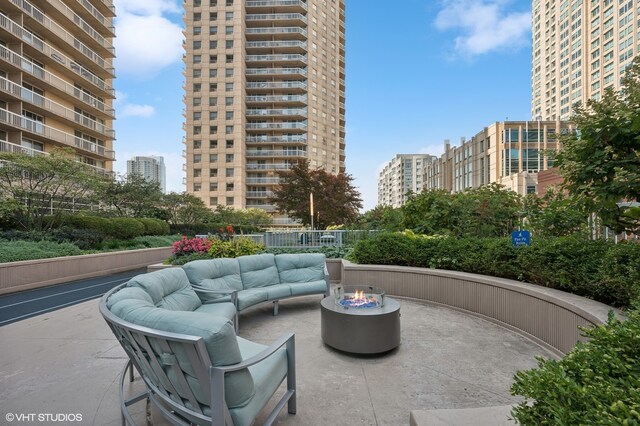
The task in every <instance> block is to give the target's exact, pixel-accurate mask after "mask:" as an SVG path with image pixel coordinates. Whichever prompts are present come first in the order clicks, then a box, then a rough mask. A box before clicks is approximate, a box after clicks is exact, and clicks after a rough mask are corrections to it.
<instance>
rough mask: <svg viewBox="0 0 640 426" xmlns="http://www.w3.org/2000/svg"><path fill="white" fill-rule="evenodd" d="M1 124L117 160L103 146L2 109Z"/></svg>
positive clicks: (0, 112) (112, 153) (0, 111)
mask: <svg viewBox="0 0 640 426" xmlns="http://www.w3.org/2000/svg"><path fill="white" fill-rule="evenodd" d="M0 122H2V123H5V124H8V125H10V126H13V127H17V128H19V129H22V130H24V131H26V132H29V133H33V134H36V135H40V136H42V137H44V138H47V139H51V140H53V141H56V142H60V143H62V144H65V145H67V146H70V147H74V148H79V149H82V150H84V151H88V152H90V153H92V154H95V155H100V156H102V157H106V158H109V159H111V160H113V159H115V153H114V152H113V151H111V150H107V149H105V147H104V146H102V145H98V144H97V143H94V142H91V141H88V140H86V139H82V138H79V137H77V136H74V135H72V134H69V133H65V132H63V131H60V130H58V129H55V128H53V127H50V126H47V125H45V124H42V123H41V122H39V121H36V120H32V119H30V118H27V117H24V116H22V115H18V114H15V113H13V112H11V111H7V110H6V109H1V108H0Z"/></svg>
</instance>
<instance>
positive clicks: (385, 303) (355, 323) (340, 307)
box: [320, 286, 400, 354]
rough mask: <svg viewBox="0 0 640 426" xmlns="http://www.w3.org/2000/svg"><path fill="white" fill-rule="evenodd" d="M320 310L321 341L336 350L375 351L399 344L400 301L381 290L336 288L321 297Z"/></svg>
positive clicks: (385, 349) (365, 352)
mask: <svg viewBox="0 0 640 426" xmlns="http://www.w3.org/2000/svg"><path fill="white" fill-rule="evenodd" d="M363 293H364V296H363ZM320 312H321V333H322V340H323V341H324V343H326V344H327V345H329V346H331V347H333V348H335V349H338V350H341V351H344V352H350V353H355V354H378V353H382V352H387V351H390V350H391V349H394V348H396V347H398V345H400V303H398V302H397V301H396V300H394V299H391V298H389V297H385V295H384V292H383V291H382V290H380V289H376V288H373V287H367V286H341V287H338V288H336V289H335V295H333V296H329V297H325V298H324V299H323V300H322V302H321V303H320Z"/></svg>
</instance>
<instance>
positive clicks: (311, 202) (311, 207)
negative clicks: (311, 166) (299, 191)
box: [309, 192, 313, 231]
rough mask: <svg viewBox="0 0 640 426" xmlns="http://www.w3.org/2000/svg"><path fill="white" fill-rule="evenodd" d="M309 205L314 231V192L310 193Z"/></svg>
mask: <svg viewBox="0 0 640 426" xmlns="http://www.w3.org/2000/svg"><path fill="white" fill-rule="evenodd" d="M309 206H310V209H311V230H312V231H313V192H312V193H311V194H309Z"/></svg>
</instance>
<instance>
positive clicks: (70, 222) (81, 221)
mask: <svg viewBox="0 0 640 426" xmlns="http://www.w3.org/2000/svg"><path fill="white" fill-rule="evenodd" d="M59 225H61V226H62V227H64V226H69V227H72V228H74V229H86V230H91V231H95V232H98V233H100V234H101V235H102V236H104V237H105V238H115V239H122V240H124V239H130V238H135V237H139V236H142V235H168V234H169V233H170V229H169V224H168V223H167V222H165V221H163V220H160V219H153V218H130V217H114V218H106V217H99V216H89V215H84V214H76V215H68V216H64V217H63V218H62V219H61V221H60V223H59Z"/></svg>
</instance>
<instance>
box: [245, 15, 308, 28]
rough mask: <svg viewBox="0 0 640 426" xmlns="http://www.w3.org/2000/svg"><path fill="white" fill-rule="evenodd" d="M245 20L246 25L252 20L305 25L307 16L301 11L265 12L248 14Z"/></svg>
mask: <svg viewBox="0 0 640 426" xmlns="http://www.w3.org/2000/svg"><path fill="white" fill-rule="evenodd" d="M245 20H246V21H247V25H250V24H251V23H252V22H255V23H258V24H260V25H265V24H268V23H270V22H277V23H278V24H280V25H282V24H284V25H291V26H294V25H306V24H307V17H306V16H304V15H303V14H301V13H266V14H248V15H246V18H245Z"/></svg>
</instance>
